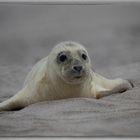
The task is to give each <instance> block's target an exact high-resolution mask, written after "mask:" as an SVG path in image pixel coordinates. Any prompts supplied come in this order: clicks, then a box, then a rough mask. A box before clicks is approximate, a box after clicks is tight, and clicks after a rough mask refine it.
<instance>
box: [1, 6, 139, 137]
mask: <svg viewBox="0 0 140 140" xmlns="http://www.w3.org/2000/svg"><path fill="white" fill-rule="evenodd" d="M139 13H140V5H139V4H136V5H135V4H133V5H129V4H128V5H127V4H126V5H125V4H118V5H90V6H86V5H85V6H84V5H81V6H78V5H77V6H72V5H71V6H64V5H63V6H60V5H55V6H52V5H14V4H13V5H2V4H0V18H1V20H0V30H1V32H0V49H1V50H0V101H4V100H6V99H8V98H9V97H11V96H13V95H14V94H16V93H17V92H18V91H19V90H20V89H21V88H22V85H23V82H24V79H25V76H26V75H27V73H28V72H29V71H30V69H31V67H32V66H33V65H34V64H35V63H36V62H37V61H38V60H40V59H41V58H43V57H45V56H46V55H47V54H48V53H49V52H50V50H51V49H52V47H53V46H54V45H55V44H57V43H58V42H60V41H64V40H73V41H78V42H80V43H82V44H84V45H85V46H86V48H87V50H88V52H89V55H90V57H91V60H92V64H93V68H94V69H95V71H96V72H98V73H99V74H101V75H103V76H105V77H108V78H117V77H120V78H124V79H130V80H131V81H132V82H133V84H134V88H133V89H132V90H129V91H126V92H124V93H121V94H114V95H111V96H107V97H104V98H102V99H99V100H96V99H89V98H73V99H64V100H57V101H49V102H41V103H36V104H33V105H30V106H28V107H26V108H24V109H22V110H20V111H9V112H0V136H110V137H112V136H140V18H139Z"/></svg>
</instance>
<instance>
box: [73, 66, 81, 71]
mask: <svg viewBox="0 0 140 140" xmlns="http://www.w3.org/2000/svg"><path fill="white" fill-rule="evenodd" d="M82 68H83V67H82V66H73V69H74V70H75V71H77V72H80V71H81V70H82Z"/></svg>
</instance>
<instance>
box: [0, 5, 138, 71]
mask: <svg viewBox="0 0 140 140" xmlns="http://www.w3.org/2000/svg"><path fill="white" fill-rule="evenodd" d="M66 40H72V41H78V42H80V43H81V44H83V45H85V46H86V48H87V50H88V51H89V54H90V57H91V58H92V63H93V65H94V66H95V68H97V69H100V68H104V67H110V66H117V65H125V64H129V63H132V62H138V61H140V4H138V3H137V4H135V3H133V4H130V3H126V4H121V3H120V4H110V5H31V4H30V5H25V4H0V65H15V64H17V65H18V64H19V65H24V66H26V65H34V64H35V63H36V62H37V61H38V60H40V59H41V58H43V57H45V56H46V55H48V53H49V52H50V50H51V49H52V47H53V46H54V45H56V44H57V43H59V42H61V41H66Z"/></svg>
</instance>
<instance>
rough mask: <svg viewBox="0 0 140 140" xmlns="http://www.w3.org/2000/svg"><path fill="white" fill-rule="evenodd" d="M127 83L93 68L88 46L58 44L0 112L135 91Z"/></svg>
mask: <svg viewBox="0 0 140 140" xmlns="http://www.w3.org/2000/svg"><path fill="white" fill-rule="evenodd" d="M132 87H133V85H132V83H130V82H129V81H128V80H124V79H121V78H117V79H107V78H105V77H103V76H101V75H99V74H97V73H96V72H94V71H93V70H92V68H91V61H90V58H89V55H88V52H87V50H86V49H85V47H84V46H83V45H81V44H79V43H77V42H72V41H65V42H61V43H59V44H57V45H56V46H55V47H54V48H53V49H52V51H51V52H50V54H49V55H48V56H47V57H45V58H43V59H42V60H40V61H39V62H38V63H37V64H36V65H35V66H34V67H33V68H32V70H31V71H30V72H29V74H28V75H27V77H26V79H25V82H24V86H23V88H22V89H21V90H20V91H19V92H18V93H17V94H16V95H14V96H13V97H11V98H10V99H8V100H6V101H4V102H2V103H0V111H9V110H18V109H21V108H24V107H26V106H28V105H30V104H33V103H36V102H40V101H46V100H58V99H66V98H74V97H85V98H96V99H99V98H101V97H104V96H107V95H111V94H114V93H120V92H124V91H126V90H129V89H132Z"/></svg>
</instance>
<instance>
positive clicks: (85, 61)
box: [49, 42, 91, 84]
mask: <svg viewBox="0 0 140 140" xmlns="http://www.w3.org/2000/svg"><path fill="white" fill-rule="evenodd" d="M49 59H51V62H52V63H51V65H53V70H52V72H53V75H55V77H56V76H58V77H59V78H61V79H62V80H63V81H65V82H66V83H69V84H78V83H82V82H83V81H84V80H85V78H86V77H87V75H88V74H89V71H90V66H91V64H90V59H89V56H88V53H87V51H86V49H85V48H84V47H83V46H82V45H81V44H79V43H76V42H62V43H60V44H58V45H57V46H56V47H55V48H54V49H53V50H52V52H51V53H50V56H49ZM51 67H52V66H51Z"/></svg>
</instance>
